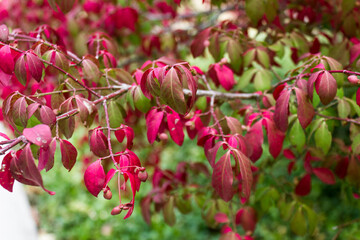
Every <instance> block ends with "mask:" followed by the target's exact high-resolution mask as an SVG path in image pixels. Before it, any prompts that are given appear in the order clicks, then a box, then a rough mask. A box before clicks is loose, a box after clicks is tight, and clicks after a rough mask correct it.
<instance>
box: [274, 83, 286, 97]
mask: <svg viewBox="0 0 360 240" xmlns="http://www.w3.org/2000/svg"><path fill="white" fill-rule="evenodd" d="M286 86H287V84H286V83H283V84H280V85H279V86H277V87H276V88H275V89H274V92H273V97H274V99H275V100H277V99H278V98H279V97H280V93H281V92H282V90H284V88H285V87H286Z"/></svg>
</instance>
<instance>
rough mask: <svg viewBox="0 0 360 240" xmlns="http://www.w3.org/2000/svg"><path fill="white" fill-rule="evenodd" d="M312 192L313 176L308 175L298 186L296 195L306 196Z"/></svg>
mask: <svg viewBox="0 0 360 240" xmlns="http://www.w3.org/2000/svg"><path fill="white" fill-rule="evenodd" d="M310 191H311V176H310V174H306V175H305V176H304V177H303V178H302V179H301V180H300V181H299V183H298V184H297V185H296V188H295V193H296V194H297V195H299V196H306V195H308V194H309V193H310Z"/></svg>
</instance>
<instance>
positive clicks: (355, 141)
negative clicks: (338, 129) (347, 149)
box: [351, 134, 360, 154]
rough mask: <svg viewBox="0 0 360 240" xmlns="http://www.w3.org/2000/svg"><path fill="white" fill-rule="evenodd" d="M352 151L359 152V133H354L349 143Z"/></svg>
mask: <svg viewBox="0 0 360 240" xmlns="http://www.w3.org/2000/svg"><path fill="white" fill-rule="evenodd" d="M351 149H352V151H353V153H355V154H360V134H358V135H356V136H355V137H354V139H353V141H352V143H351Z"/></svg>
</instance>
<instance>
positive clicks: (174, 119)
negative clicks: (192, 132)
mask: <svg viewBox="0 0 360 240" xmlns="http://www.w3.org/2000/svg"><path fill="white" fill-rule="evenodd" d="M167 124H168V128H169V132H170V136H171V138H172V140H174V142H175V143H176V144H177V145H179V146H181V145H182V144H183V142H184V131H183V124H182V122H181V120H180V116H179V114H177V113H175V112H174V113H170V114H167Z"/></svg>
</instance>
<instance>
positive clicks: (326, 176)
mask: <svg viewBox="0 0 360 240" xmlns="http://www.w3.org/2000/svg"><path fill="white" fill-rule="evenodd" d="M313 172H314V174H315V175H316V176H317V177H318V178H319V179H320V180H321V181H322V182H323V183H326V184H335V176H334V174H333V172H332V171H331V170H330V169H328V168H314V169H313Z"/></svg>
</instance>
